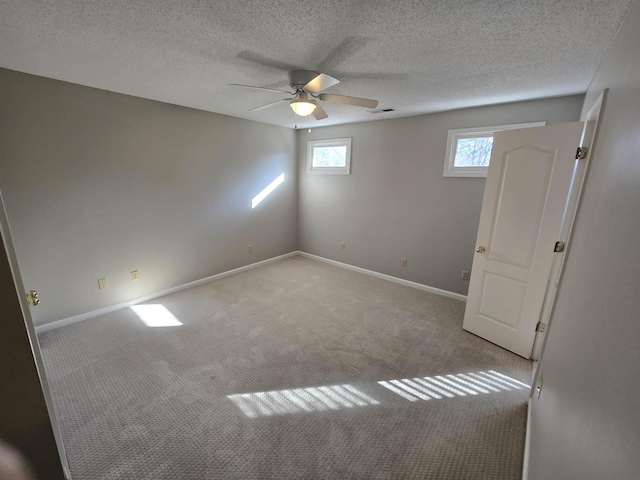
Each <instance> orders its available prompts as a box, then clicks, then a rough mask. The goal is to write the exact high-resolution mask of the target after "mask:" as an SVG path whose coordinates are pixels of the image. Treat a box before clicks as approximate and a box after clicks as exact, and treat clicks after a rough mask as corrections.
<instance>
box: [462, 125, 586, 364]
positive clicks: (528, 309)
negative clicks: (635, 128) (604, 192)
mask: <svg viewBox="0 0 640 480" xmlns="http://www.w3.org/2000/svg"><path fill="white" fill-rule="evenodd" d="M581 130H582V123H581V122H576V123H568V124H563V125H552V126H545V127H535V128H525V129H520V130H509V131H502V132H496V134H495V136H494V142H493V149H492V153H491V163H490V165H489V173H488V175H487V180H486V184H485V191H484V198H483V202H482V211H481V214H480V224H479V226H478V236H477V243H476V246H477V249H478V250H480V251H477V252H476V253H475V256H474V261H473V267H472V272H471V279H470V283H469V294H468V296H467V306H466V310H465V317H464V323H463V328H464V329H465V330H467V331H469V332H471V333H474V334H476V335H478V336H480V337H482V338H485V339H487V340H489V341H490V342H492V343H495V344H497V345H500V346H501V347H504V348H506V349H508V350H510V351H512V352H514V353H517V354H518V355H520V356H522V357H525V358H529V357H530V356H531V351H532V347H533V342H534V339H535V328H536V324H537V323H538V320H539V318H540V312H541V309H542V304H543V301H544V297H545V292H546V288H547V283H548V280H549V273H550V270H551V265H552V262H553V256H554V255H557V254H554V252H553V247H554V245H555V242H556V241H558V240H559V239H560V238H559V236H560V230H561V225H562V219H563V215H564V207H565V205H566V201H567V196H568V193H569V189H570V186H571V179H572V176H573V170H574V165H575V161H576V160H575V157H576V149H577V147H578V144H579V139H580V133H581ZM481 247H484V250H483V248H481Z"/></svg>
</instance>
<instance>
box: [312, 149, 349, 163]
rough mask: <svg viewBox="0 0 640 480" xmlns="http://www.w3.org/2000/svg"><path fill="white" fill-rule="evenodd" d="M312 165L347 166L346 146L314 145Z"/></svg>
mask: <svg viewBox="0 0 640 480" xmlns="http://www.w3.org/2000/svg"><path fill="white" fill-rule="evenodd" d="M312 165H313V167H329V168H332V167H342V168H344V167H346V166H347V146H346V145H338V146H335V147H314V148H313V161H312Z"/></svg>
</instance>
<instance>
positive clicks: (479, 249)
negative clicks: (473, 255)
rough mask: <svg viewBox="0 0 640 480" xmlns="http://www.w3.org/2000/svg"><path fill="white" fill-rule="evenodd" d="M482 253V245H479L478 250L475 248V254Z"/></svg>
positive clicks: (483, 249)
mask: <svg viewBox="0 0 640 480" xmlns="http://www.w3.org/2000/svg"><path fill="white" fill-rule="evenodd" d="M484 251H485V248H484V247H483V246H482V245H480V246H479V247H478V248H476V252H478V253H484Z"/></svg>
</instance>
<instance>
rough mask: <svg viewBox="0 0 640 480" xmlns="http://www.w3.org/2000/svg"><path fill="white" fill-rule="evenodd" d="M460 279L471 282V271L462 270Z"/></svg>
mask: <svg viewBox="0 0 640 480" xmlns="http://www.w3.org/2000/svg"><path fill="white" fill-rule="evenodd" d="M460 278H461V279H462V280H469V271H468V270H462V274H461V275H460Z"/></svg>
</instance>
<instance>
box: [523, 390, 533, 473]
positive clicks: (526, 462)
mask: <svg viewBox="0 0 640 480" xmlns="http://www.w3.org/2000/svg"><path fill="white" fill-rule="evenodd" d="M526 428H527V429H526V430H525V432H526V433H525V436H524V459H523V460H522V480H528V479H529V449H530V448H531V397H529V400H528V401H527V427H526Z"/></svg>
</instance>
